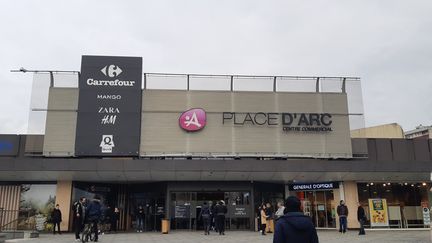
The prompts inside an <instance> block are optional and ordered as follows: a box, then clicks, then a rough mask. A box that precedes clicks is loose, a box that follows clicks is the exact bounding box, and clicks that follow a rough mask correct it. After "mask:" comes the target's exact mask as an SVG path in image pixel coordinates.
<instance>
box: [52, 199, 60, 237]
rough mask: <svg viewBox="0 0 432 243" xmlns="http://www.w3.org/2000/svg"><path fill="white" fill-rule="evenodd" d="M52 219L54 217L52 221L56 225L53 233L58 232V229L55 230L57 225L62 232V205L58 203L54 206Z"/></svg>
mask: <svg viewBox="0 0 432 243" xmlns="http://www.w3.org/2000/svg"><path fill="white" fill-rule="evenodd" d="M51 219H52V222H53V225H54V226H53V234H55V233H56V231H55V228H56V225H57V228H58V233H59V234H61V232H60V222H61V221H62V214H61V211H60V206H59V205H58V204H56V207H55V208H54V210H53V211H52V213H51Z"/></svg>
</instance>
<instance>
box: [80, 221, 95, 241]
mask: <svg viewBox="0 0 432 243" xmlns="http://www.w3.org/2000/svg"><path fill="white" fill-rule="evenodd" d="M96 234H97V232H94V231H93V223H87V224H85V225H84V228H83V231H82V233H81V242H82V243H85V242H89V241H95V238H96Z"/></svg>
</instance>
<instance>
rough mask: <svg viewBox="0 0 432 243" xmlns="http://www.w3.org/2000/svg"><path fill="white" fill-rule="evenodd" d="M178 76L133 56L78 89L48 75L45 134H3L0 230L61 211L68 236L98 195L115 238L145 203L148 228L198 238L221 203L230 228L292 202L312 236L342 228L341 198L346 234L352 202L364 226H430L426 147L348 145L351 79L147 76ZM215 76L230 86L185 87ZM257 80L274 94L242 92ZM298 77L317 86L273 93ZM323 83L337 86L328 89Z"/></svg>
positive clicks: (386, 142) (431, 145)
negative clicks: (148, 68) (152, 84)
mask: <svg viewBox="0 0 432 243" xmlns="http://www.w3.org/2000/svg"><path fill="white" fill-rule="evenodd" d="M173 75H177V74H144V75H143V72H142V59H141V58H137V57H101V56H83V57H82V65H81V72H79V75H77V82H78V83H79V85H76V86H75V87H60V85H56V82H55V80H53V79H52V77H53V75H52V73H51V75H48V77H51V79H50V82H49V86H48V87H47V107H46V109H45V110H44V109H42V110H43V111H44V116H45V120H44V133H43V134H27V135H0V214H1V217H0V226H2V227H3V229H8V228H19V227H25V225H28V223H29V222H33V221H34V224H36V226H37V227H39V228H38V229H40V230H43V229H44V227H46V225H44V224H43V223H40V222H43V221H44V220H49V211H50V210H52V207H53V205H54V203H58V204H59V205H60V209H61V210H62V212H63V222H62V225H61V226H62V229H63V230H72V227H73V223H72V214H71V208H72V205H73V202H75V201H76V200H78V199H79V198H80V197H82V196H85V197H87V198H92V197H94V196H95V195H100V196H101V197H102V202H103V205H104V207H105V208H107V207H108V206H110V207H118V208H119V209H120V220H119V228H120V229H121V230H132V229H133V228H134V224H135V211H136V208H137V207H138V206H139V205H142V206H144V207H145V209H146V219H145V230H146V231H154V230H156V231H157V230H160V227H161V220H162V219H169V220H170V226H171V230H199V229H201V228H202V221H201V219H200V218H199V217H198V215H199V212H200V210H201V205H202V204H203V202H211V203H215V202H216V201H220V200H224V201H225V203H226V205H227V208H228V213H227V216H226V227H227V229H229V230H255V229H256V228H257V225H256V224H257V223H256V218H257V208H258V207H259V205H260V204H261V203H263V202H264V203H265V202H270V203H271V204H272V205H273V206H275V205H276V203H277V202H278V201H283V200H284V198H286V197H287V196H289V195H296V196H298V197H299V198H300V199H301V201H302V204H303V210H304V213H305V214H307V215H310V216H311V218H312V220H313V222H314V224H315V225H316V227H318V228H336V227H337V225H338V217H337V215H336V207H337V205H338V203H339V201H340V200H345V201H346V202H347V205H348V208H349V210H350V214H349V217H348V227H350V228H356V227H358V223H357V219H356V210H357V203H358V202H360V203H361V204H362V206H363V207H364V208H365V209H366V211H367V215H368V224H367V226H368V227H384V228H389V227H391V228H412V227H427V226H428V225H429V224H430V217H429V218H427V216H426V213H424V212H425V210H426V209H427V213H428V214H429V208H430V203H431V199H432V197H431V195H430V188H431V184H430V181H431V171H432V140H429V139H423V140H409V139H402V138H401V139H395V138H351V135H350V130H351V129H352V124H351V123H352V121H353V119H351V116H354V115H356V114H354V113H353V112H352V111H351V110H350V107H351V105H350V102H356V101H355V100H354V101H353V100H352V99H350V97H349V89H348V88H347V87H348V86H349V85H348V83H349V82H355V83H359V82H360V80H359V79H358V78H350V77H340V78H339V77H327V78H326V77H264V76H230V75H224V76H222V75H221V76H218V75H192V74H191V75H178V76H182V77H184V78H185V84H186V85H185V87H184V89H176V90H174V89H161V88H158V89H154V88H149V80H150V78H151V77H153V78H154V77H157V78H158V80H162V79H165V78H168V77H171V76H173ZM209 77H212V78H214V79H216V80H218V82H219V81H220V79H226V80H227V87H228V88H227V89H226V90H224V89H218V90H207V89H204V88H200V89H192V88H191V81H192V80H193V79H194V78H195V79H208V78H209ZM256 78H261V79H265V80H268V81H269V83H270V87H271V88H270V90H252V91H251V90H246V91H245V90H239V89H236V82H238V83H240V82H242V81H244V82H249V81H250V82H252V81H253V80H254V79H256ZM303 78H304V79H308V80H313V90H311V91H308V92H304V91H302V92H300V91H292V90H291V91H286V90H282V89H281V87H282V82H284V80H291V79H295V80H296V81H301V82H303V81H302V79H303ZM326 79H328V80H330V79H331V80H337V81H338V82H337V84H339V86H337V87H338V88H336V89H334V90H331V91H328V90H323V89H322V85H321V84H322V83H323V82H325V81H326ZM251 80H252V81H251ZM212 82H216V81H215V80H212ZM304 82H306V81H304ZM247 85H248V84H246V86H247ZM203 87H205V85H204V86H203ZM383 215H384V216H383ZM37 222H39V224H38V223H37Z"/></svg>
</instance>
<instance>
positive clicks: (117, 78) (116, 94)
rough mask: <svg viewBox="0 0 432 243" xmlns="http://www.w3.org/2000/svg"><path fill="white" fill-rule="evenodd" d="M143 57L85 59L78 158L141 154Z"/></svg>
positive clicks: (82, 75) (78, 120)
mask: <svg viewBox="0 0 432 243" xmlns="http://www.w3.org/2000/svg"><path fill="white" fill-rule="evenodd" d="M141 81H142V58H141V57H109V56H82V62H81V75H80V78H79V99H78V117H77V130H76V140H75V155H77V156H126V155H127V156H131V155H138V154H139V152H138V151H139V141H140V127H141V125H140V124H141V98H142V94H141Z"/></svg>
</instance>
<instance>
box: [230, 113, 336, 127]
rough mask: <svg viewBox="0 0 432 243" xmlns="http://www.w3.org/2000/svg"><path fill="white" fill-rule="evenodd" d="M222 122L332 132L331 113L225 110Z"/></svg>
mask: <svg viewBox="0 0 432 243" xmlns="http://www.w3.org/2000/svg"><path fill="white" fill-rule="evenodd" d="M222 123H223V124H227V123H231V124H233V125H240V126H243V125H256V126H263V125H266V126H279V125H282V129H283V131H286V132H295V131H297V132H331V131H333V128H332V127H331V125H332V123H333V121H332V115H331V114H329V113H265V112H257V113H249V112H247V113H237V112H223V113H222Z"/></svg>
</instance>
